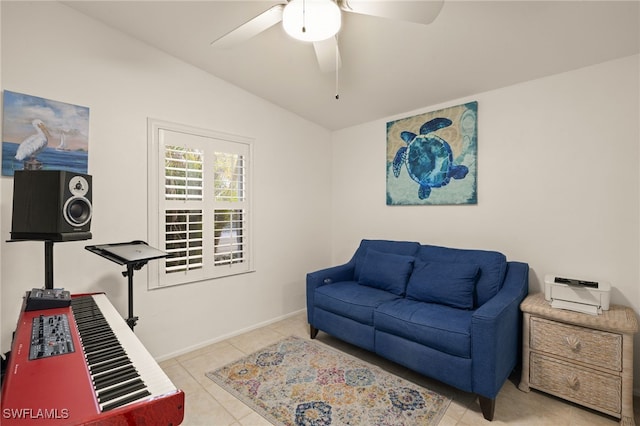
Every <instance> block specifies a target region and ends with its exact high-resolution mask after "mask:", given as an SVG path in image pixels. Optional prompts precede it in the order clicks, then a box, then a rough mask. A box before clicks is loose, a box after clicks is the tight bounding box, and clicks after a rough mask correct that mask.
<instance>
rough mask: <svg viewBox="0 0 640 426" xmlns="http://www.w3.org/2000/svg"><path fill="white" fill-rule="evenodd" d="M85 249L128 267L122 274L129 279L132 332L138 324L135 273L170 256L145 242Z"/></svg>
mask: <svg viewBox="0 0 640 426" xmlns="http://www.w3.org/2000/svg"><path fill="white" fill-rule="evenodd" d="M85 249H87V250H89V251H90V252H92V253H95V254H97V255H99V256H102V257H104V258H105V259H109V260H110V261H112V262H115V263H117V264H118V265H126V266H127V270H126V271H124V272H123V273H122V276H123V277H126V278H127V286H128V293H129V294H128V296H129V298H128V301H129V303H128V304H129V312H128V313H129V317H128V318H127V319H126V321H127V325H128V326H129V328H130V329H131V330H133V327H135V325H136V323H137V322H138V317H136V316H134V315H133V271H139V270H140V269H142V267H143V266H144V265H146V264H147V262H149V261H150V260H153V259H160V258H163V257H167V256H168V254H167V253H165V252H163V251H160V250H158V249H155V248H153V247H149V245H148V244H147V243H145V242H144V241H131V242H129V243H116V244H102V245H99V246H85Z"/></svg>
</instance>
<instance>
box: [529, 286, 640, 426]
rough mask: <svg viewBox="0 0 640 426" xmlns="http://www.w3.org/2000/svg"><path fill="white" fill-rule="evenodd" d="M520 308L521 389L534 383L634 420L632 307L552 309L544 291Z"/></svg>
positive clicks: (626, 422) (626, 421) (624, 420)
mask: <svg viewBox="0 0 640 426" xmlns="http://www.w3.org/2000/svg"><path fill="white" fill-rule="evenodd" d="M520 308H521V309H522V312H523V313H524V318H523V327H522V328H523V335H522V379H521V381H520V386H519V388H520V390H522V391H524V392H529V390H530V388H535V389H538V390H541V391H543V392H547V393H550V394H552V395H556V396H558V397H560V398H564V399H566V400H568V401H572V402H575V403H577V404H580V405H584V406H585V407H589V408H592V409H594V410H598V411H601V412H603V413H606V414H609V415H611V416H614V417H617V418H619V419H620V423H621V424H624V425H634V424H635V422H634V419H633V335H634V334H635V333H636V332H637V331H638V322H637V320H636V315H635V312H634V311H633V310H632V309H630V308H627V307H625V306H620V305H611V306H610V308H609V310H608V311H603V313H602V314H601V315H597V316H596V315H588V314H582V313H579V312H572V311H566V310H563V309H554V308H552V307H551V305H550V304H549V302H547V301H546V300H545V299H544V294H542V293H537V294H533V295H530V296H528V297H527V298H526V299H525V300H524V301H523V302H522V304H521V305H520Z"/></svg>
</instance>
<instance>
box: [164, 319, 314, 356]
mask: <svg viewBox="0 0 640 426" xmlns="http://www.w3.org/2000/svg"><path fill="white" fill-rule="evenodd" d="M306 310H307V309H306V308H303V309H300V310H298V311H294V312H290V313H288V314H285V315H281V316H279V317H276V318H272V319H270V320H267V321H263V322H260V323H257V324H253V325H251V326H249V327H245V328H242V329H239V330H235V331H233V332H231V333H227V334H223V335H221V336H217V337H214V338H213V339H210V340H205V341H204V342H200V343H198V344H196V345H192V346H188V347H186V348H184V349H180V350H178V351H175V352H171V353H168V354H164V355H160V356H158V357H157V358H155V360H156V362H162V361H166V360H168V359H171V358H175V357H177V356H180V355H184V354H186V353H189V352H192V351H195V350H198V349H200V348H204V347H205V346H209V345H212V344H214V343H218V342H222V341H223V340H227V339H229V338H231V337H235V336H239V335H241V334H244V333H248V332H249V331H253V330H256V329H258V328H262V327H266V326H268V325H270V324H274V323H276V322H278V321H282V320H285V319H287V318H290V317H292V316H295V315H298V314H300V313H301V312H306Z"/></svg>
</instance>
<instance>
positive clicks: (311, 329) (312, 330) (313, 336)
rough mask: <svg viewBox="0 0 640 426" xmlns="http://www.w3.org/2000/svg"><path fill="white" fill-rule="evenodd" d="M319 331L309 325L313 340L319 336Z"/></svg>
mask: <svg viewBox="0 0 640 426" xmlns="http://www.w3.org/2000/svg"><path fill="white" fill-rule="evenodd" d="M318 331H319V330H318V329H317V328H315V327H314V326H312V325H311V324H309V335H310V336H311V338H312V339H315V338H316V336H317V335H318Z"/></svg>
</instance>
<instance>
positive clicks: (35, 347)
mask: <svg viewBox="0 0 640 426" xmlns="http://www.w3.org/2000/svg"><path fill="white" fill-rule="evenodd" d="M74 351H75V349H74V348H73V340H72V334H71V330H70V329H69V318H68V317H67V315H66V314H58V315H39V316H37V317H35V318H34V319H33V323H32V325H31V345H30V348H29V359H30V360H34V359H40V358H47V357H50V356H55V355H63V354H67V353H71V352H74Z"/></svg>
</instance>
